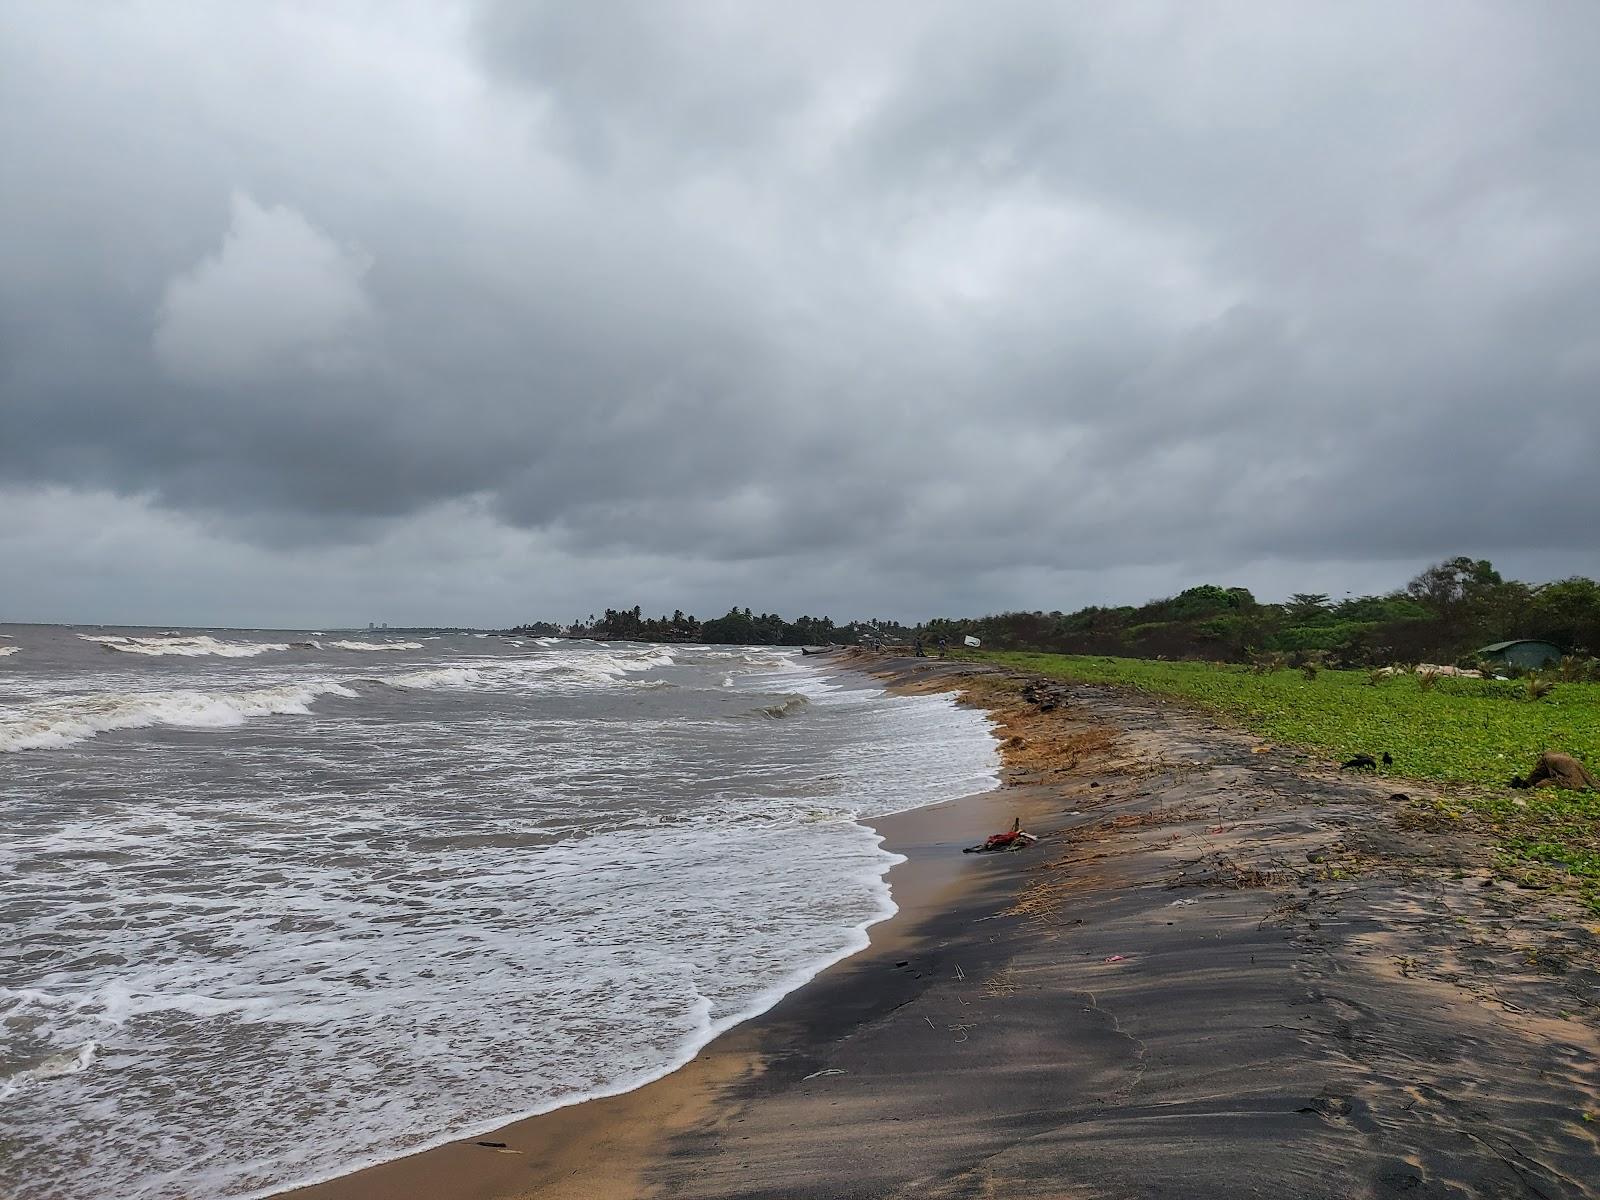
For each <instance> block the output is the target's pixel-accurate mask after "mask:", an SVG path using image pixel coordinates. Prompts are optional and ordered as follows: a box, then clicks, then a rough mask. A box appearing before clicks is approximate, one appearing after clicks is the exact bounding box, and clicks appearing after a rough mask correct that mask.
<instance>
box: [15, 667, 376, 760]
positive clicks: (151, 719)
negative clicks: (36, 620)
mask: <svg viewBox="0 0 1600 1200" xmlns="http://www.w3.org/2000/svg"><path fill="white" fill-rule="evenodd" d="M356 694H357V693H355V692H352V691H351V690H350V689H349V688H347V687H344V686H343V685H342V684H337V683H334V682H333V681H332V680H321V681H317V682H313V683H299V684H295V683H290V684H281V685H279V686H277V687H268V688H257V689H255V690H253V691H247V692H196V691H176V692H108V693H102V694H99V695H93V696H74V697H72V698H71V699H67V700H48V701H44V702H41V703H38V704H28V705H23V706H22V707H20V708H0V753H13V752H15V751H18V750H59V749H61V748H62V747H64V746H71V745H74V744H76V743H78V742H82V741H86V740H87V739H89V738H92V737H94V736H95V735H96V734H99V733H108V732H110V731H112V730H115V729H142V728H146V727H148V726H151V725H176V726H181V727H184V728H191V729H225V728H229V727H231V726H235V725H243V724H244V723H245V722H246V721H248V720H249V719H250V718H251V717H265V716H282V715H291V714H294V715H304V714H306V713H308V712H310V705H311V702H312V701H314V700H315V699H316V698H317V697H318V696H326V695H333V696H355V695H356Z"/></svg>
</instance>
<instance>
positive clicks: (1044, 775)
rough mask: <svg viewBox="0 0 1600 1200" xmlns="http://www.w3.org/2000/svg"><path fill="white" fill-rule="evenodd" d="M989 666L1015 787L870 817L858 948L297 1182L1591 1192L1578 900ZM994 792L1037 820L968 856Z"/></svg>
mask: <svg viewBox="0 0 1600 1200" xmlns="http://www.w3.org/2000/svg"><path fill="white" fill-rule="evenodd" d="M871 665H872V666H873V667H874V668H875V669H877V670H879V671H881V672H883V673H885V674H887V675H888V676H890V677H891V678H892V679H893V680H894V681H895V682H896V683H898V684H900V685H902V686H907V687H913V688H921V687H926V686H943V684H940V683H936V682H933V681H934V680H936V679H938V678H939V677H942V676H947V675H950V674H954V673H956V672H958V671H959V670H960V668H958V667H957V666H956V665H955V664H945V663H940V662H937V661H926V660H885V661H879V662H875V663H873V664H871ZM1007 686H1009V685H996V684H995V683H994V679H993V677H991V678H990V679H989V680H978V681H977V688H978V689H979V690H981V691H982V692H983V693H984V694H983V696H982V697H981V698H982V699H983V700H984V702H985V703H988V704H990V705H991V706H992V707H993V708H994V710H995V712H996V716H997V719H998V720H999V721H1000V723H1001V732H1002V733H1003V734H1005V735H1007V736H1008V737H1015V738H1017V739H1020V743H1021V744H1020V745H1012V746H1010V747H1009V761H1010V764H1011V765H1010V766H1009V767H1008V784H1009V786H1007V787H1006V788H1003V789H1002V790H1001V791H999V792H996V793H991V794H989V795H987V796H984V797H979V798H974V799H973V800H971V801H963V802H957V803H955V804H951V805H942V806H938V807H936V808H933V809H928V810H922V811H919V812H916V813H911V814H906V815H904V816H901V817H896V818H892V819H889V820H886V821H884V822H882V823H881V825H880V827H881V829H882V830H883V832H884V833H885V835H886V837H887V838H888V844H889V845H891V846H892V847H893V848H895V849H897V850H900V851H901V852H902V853H905V854H907V855H909V856H910V861H909V862H908V863H907V864H906V865H904V866H902V867H899V868H896V871H895V873H894V875H892V876H891V882H892V883H893V886H894V888H895V895H896V899H897V900H898V901H899V902H900V903H901V905H902V909H903V911H902V914H901V916H900V917H898V918H896V920H894V921H892V922H889V923H887V924H886V925H884V926H880V927H878V928H877V929H875V930H874V938H873V946H872V947H871V948H870V949H869V950H867V951H865V952H863V953H862V954H860V955H858V956H856V957H855V958H853V959H850V960H848V961H847V962H845V963H842V964H840V965H838V966H837V967H835V968H833V969H831V970H829V971H827V972H825V973H824V974H823V975H821V976H819V977H818V978H817V980H815V981H814V982H813V983H811V984H810V985H808V986H806V987H805V988H802V989H801V990H800V991H798V992H795V993H793V994H792V995H790V996H789V997H787V998H786V999H785V1000H784V1001H783V1002H782V1003H780V1004H779V1005H778V1006H777V1007H776V1008H775V1009H773V1010H772V1011H771V1012H770V1013H768V1014H767V1015H766V1016H764V1017H762V1018H759V1019H758V1020H756V1021H754V1022H751V1023H749V1024H748V1025H746V1026H744V1027H742V1028H741V1029H739V1030H736V1031H734V1032H733V1033H731V1034H730V1035H728V1036H727V1037H725V1038H723V1039H721V1040H719V1041H718V1042H717V1043H715V1044H714V1045H713V1046H711V1047H708V1048H707V1050H706V1051H705V1052H704V1053H703V1054H702V1056H701V1058H700V1059H698V1060H697V1061H696V1062H695V1063H693V1064H691V1065H690V1066H689V1067H687V1068H685V1069H684V1071H682V1072H679V1073H678V1075H675V1076H672V1077H669V1078H668V1079H665V1080H662V1081H660V1082H659V1083H657V1084H653V1085H650V1087H647V1088H644V1089H641V1090H640V1091H639V1092H635V1093H632V1094H631V1095H630V1096H628V1097H618V1098H616V1099H614V1100H610V1101H597V1102H594V1103H593V1104H589V1105H579V1106H577V1107H575V1108H573V1109H568V1110H563V1111H562V1112H558V1113H555V1114H551V1115H550V1116H548V1117H541V1118H534V1119H533V1120H532V1121H527V1122H523V1123H521V1124H520V1125H518V1126H513V1127H512V1128H511V1129H510V1130H508V1131H506V1132H505V1133H504V1134H502V1135H496V1138H495V1140H503V1141H506V1142H507V1147H506V1153H505V1154H502V1152H501V1151H498V1150H492V1149H486V1148H479V1147H473V1146H471V1145H470V1144H462V1145H460V1146H450V1147H444V1148H441V1150H439V1151H432V1152H429V1153H428V1154H424V1155H418V1156H415V1157H414V1158H412V1159H406V1160H403V1161H401V1162H399V1163H393V1164H388V1165H387V1166H385V1167H381V1168H377V1169H376V1170H375V1172H362V1173H360V1174H358V1175H355V1176H351V1177H349V1178H348V1179H346V1180H340V1181H336V1182H335V1183H333V1184H329V1185H324V1187H322V1188H317V1189H309V1190H308V1191H307V1193H306V1196H307V1197H310V1196H312V1195H313V1194H315V1195H316V1196H317V1197H319V1198H321V1197H326V1198H327V1200H334V1198H336V1197H338V1198H344V1200H350V1198H353V1197H360V1196H377V1195H383V1196H386V1197H394V1198H396V1200H398V1198H400V1197H404V1196H408V1195H417V1196H424V1195H426V1196H433V1197H439V1198H441V1200H445V1198H450V1197H466V1196H473V1197H478V1196H483V1197H491V1196H493V1197H511V1196H527V1197H532V1196H541V1197H542V1196H562V1197H582V1196H595V1197H601V1196H606V1197H611V1196H638V1195H655V1196H662V1197H697V1198H706V1200H709V1198H712V1197H717V1198H732V1197H744V1198H752V1200H753V1198H756V1197H770V1198H773V1200H777V1198H779V1197H782V1198H785V1200H802V1198H813V1197H814V1198H818V1200H821V1198H824V1197H826V1198H829V1200H843V1198H847V1197H852V1198H853V1197H860V1198H868V1197H872V1198H877V1197H950V1198H955V1197H962V1198H967V1197H996V1198H1010V1197H1237V1196H1249V1195H1271V1196H1277V1197H1386V1196H1396V1195H1406V1196H1412V1197H1447V1196H1448V1197H1465V1196H1473V1197H1502V1196H1506V1197H1509V1196H1531V1197H1569V1196H1595V1195H1600V1036H1597V1030H1600V969H1597V967H1600V937H1597V936H1596V932H1595V918H1594V917H1593V916H1592V915H1591V914H1586V913H1584V912H1583V911H1581V910H1579V909H1577V908H1576V907H1575V906H1573V905H1571V904H1570V903H1569V902H1567V901H1565V900H1563V899H1561V898H1559V897H1551V896H1547V895H1542V894H1538V893H1532V892H1526V891H1522V890H1520V889H1516V888H1513V887H1510V886H1508V885H1506V884H1505V883H1504V882H1491V880H1492V876H1491V873H1490V872H1489V870H1488V869H1487V866H1488V862H1489V858H1488V853H1487V851H1486V850H1485V849H1484V847H1483V845H1482V843H1481V840H1480V839H1478V838H1477V837H1475V836H1474V835H1473V834H1472V832H1471V831H1470V830H1464V829H1462V828H1460V827H1459V826H1458V824H1457V823H1454V822H1448V821H1442V822H1440V821H1430V820H1428V819H1427V817H1426V816H1424V815H1423V810H1421V809H1419V808H1418V807H1417V806H1415V805H1414V804H1411V803H1409V802H1408V801H1406V800H1396V799H1391V798H1390V796H1391V793H1393V792H1395V791H1397V790H1403V791H1405V792H1407V793H1408V794H1409V795H1411V796H1413V797H1415V796H1417V795H1418V791H1417V789H1416V787H1415V786H1414V785H1389V784H1385V782H1384V781H1383V780H1381V779H1378V780H1373V779H1371V778H1367V779H1362V780H1355V779H1351V778H1348V777H1341V776H1340V775H1339V774H1338V772H1337V771H1333V770H1331V769H1329V767H1328V766H1326V765H1324V764H1318V763H1315V762H1311V761H1309V760H1306V759H1304V758H1302V757H1299V756H1296V755H1293V754H1290V753H1287V752H1285V751H1281V750H1277V749H1274V748H1267V747H1262V746H1261V745H1260V744H1259V743H1258V742H1257V741H1256V740H1255V739H1253V738H1251V737H1249V736H1247V735H1244V734H1240V733H1238V732H1236V731H1231V730H1226V729H1222V728H1218V727H1216V726H1214V725H1212V724H1210V723H1208V722H1207V721H1205V720H1203V719H1201V718H1199V717H1197V716H1195V715H1193V714H1191V713H1188V712H1186V711H1184V710H1182V709H1178V708H1173V707H1170V706H1167V705H1163V704H1158V703H1155V702H1151V701H1148V700H1138V699H1130V698H1129V697H1126V696H1123V695H1120V694H1118V693H1116V692H1113V691H1111V690H1108V689H1099V688H1089V687H1069V688H1066V689H1064V690H1063V694H1064V697H1065V700H1064V702H1057V703H1056V704H1055V705H1053V706H1051V711H1045V712H1041V711H1039V708H1040V706H1039V705H1038V704H1037V703H1033V702H1025V701H1022V700H1020V699H1019V698H1018V697H1017V696H1016V695H1015V694H1014V691H1011V692H1008V691H1007V690H1006V687H1007ZM1046 704H1047V705H1049V701H1048V700H1047V701H1046ZM1107 731H1109V733H1108V732H1107ZM1013 814H1017V815H1021V816H1022V817H1023V821H1024V828H1027V829H1029V830H1031V831H1032V832H1034V833H1037V834H1040V835H1042V836H1043V840H1042V841H1041V842H1040V844H1039V845H1037V846H1035V847H1033V848H1031V849H1029V850H1025V851H1022V852H1019V853H1015V854H998V855H982V856H979V855H968V856H962V855H961V854H960V848H961V846H962V845H966V844H971V843H972V842H975V841H978V840H981V836H982V835H983V834H985V833H989V832H995V831H997V830H999V829H1001V828H1004V827H1006V826H1007V825H1008V824H1009V820H1010V817H1011V815H1013ZM507 1155H509V1157H507Z"/></svg>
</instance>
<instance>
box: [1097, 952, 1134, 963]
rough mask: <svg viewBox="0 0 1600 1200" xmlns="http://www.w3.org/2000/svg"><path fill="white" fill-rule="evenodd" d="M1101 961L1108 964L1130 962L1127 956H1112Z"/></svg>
mask: <svg viewBox="0 0 1600 1200" xmlns="http://www.w3.org/2000/svg"><path fill="white" fill-rule="evenodd" d="M1100 961H1101V962H1108V963H1119V962H1127V961H1128V956H1127V955H1126V954H1112V955H1108V956H1107V957H1106V958H1103V959H1101V960H1100Z"/></svg>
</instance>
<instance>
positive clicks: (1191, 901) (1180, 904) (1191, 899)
mask: <svg viewBox="0 0 1600 1200" xmlns="http://www.w3.org/2000/svg"><path fill="white" fill-rule="evenodd" d="M1199 902H1200V897H1199V896H1190V897H1188V898H1187V899H1184V900H1174V901H1173V902H1172V903H1171V904H1169V905H1167V907H1168V908H1182V907H1183V906H1184V905H1186V904H1198V903H1199Z"/></svg>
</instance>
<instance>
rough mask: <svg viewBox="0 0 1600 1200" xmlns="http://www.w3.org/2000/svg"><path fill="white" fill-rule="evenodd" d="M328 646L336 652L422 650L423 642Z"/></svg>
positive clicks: (339, 642) (331, 644)
mask: <svg viewBox="0 0 1600 1200" xmlns="http://www.w3.org/2000/svg"><path fill="white" fill-rule="evenodd" d="M327 645H329V646H332V647H333V648H334V649H335V650H421V649H422V643H421V642H347V641H333V642H328V643H327Z"/></svg>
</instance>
